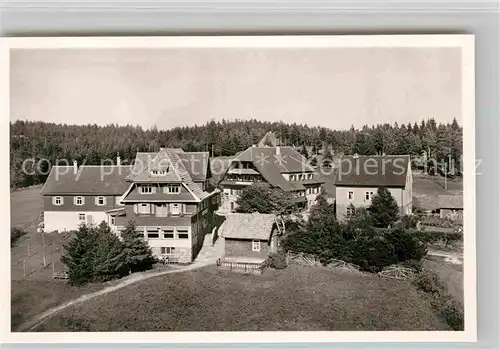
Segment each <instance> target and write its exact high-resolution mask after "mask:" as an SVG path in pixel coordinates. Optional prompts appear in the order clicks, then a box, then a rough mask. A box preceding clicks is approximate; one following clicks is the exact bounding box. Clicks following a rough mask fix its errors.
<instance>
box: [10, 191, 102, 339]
mask: <svg viewBox="0 0 500 349" xmlns="http://www.w3.org/2000/svg"><path fill="white" fill-rule="evenodd" d="M10 197H11V225H12V227H17V228H21V229H23V230H25V231H26V232H27V234H26V235H24V236H22V237H21V238H20V239H19V240H18V241H17V242H16V243H15V245H14V246H12V247H11V249H10V251H11V328H12V330H15V329H16V328H17V326H19V325H20V324H21V323H22V322H24V321H26V320H29V319H31V318H32V317H34V316H35V315H38V314H40V313H42V312H44V311H45V310H47V309H49V308H51V307H53V306H57V305H59V304H61V303H64V302H65V301H68V300H70V299H73V298H76V297H78V296H80V295H82V294H85V293H88V292H91V291H95V290H98V289H100V288H102V287H104V286H105V284H94V285H92V286H87V287H83V288H77V287H71V286H69V285H68V284H67V283H66V282H64V281H60V280H54V279H53V278H52V272H53V266H54V270H55V271H60V270H61V269H62V267H63V266H62V263H61V262H60V258H61V249H62V245H63V244H64V243H65V242H66V241H67V238H68V237H69V235H65V234H45V236H44V237H43V238H42V235H41V234H40V233H37V231H36V226H37V222H38V219H39V216H40V212H41V210H42V205H41V196H40V188H39V187H35V188H29V189H23V190H18V191H14V192H12V193H11V196H10ZM44 246H45V247H44ZM44 256H45V263H44V258H43V257H44Z"/></svg>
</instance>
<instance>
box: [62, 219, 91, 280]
mask: <svg viewBox="0 0 500 349" xmlns="http://www.w3.org/2000/svg"><path fill="white" fill-rule="evenodd" d="M96 243H97V235H96V233H95V229H92V228H91V227H89V226H87V225H82V226H80V227H79V229H78V230H77V231H76V233H75V236H74V238H73V239H71V240H70V242H69V243H68V244H67V245H65V246H64V251H65V252H64V254H63V255H62V256H61V262H62V263H63V264H65V265H66V267H67V268H68V276H69V283H70V284H72V285H82V284H85V283H88V282H92V281H93V277H94V256H93V249H94V246H96Z"/></svg>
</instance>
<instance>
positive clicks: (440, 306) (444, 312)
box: [413, 270, 464, 331]
mask: <svg viewBox="0 0 500 349" xmlns="http://www.w3.org/2000/svg"><path fill="white" fill-rule="evenodd" d="M413 284H414V285H415V286H416V287H417V289H418V290H419V291H421V292H424V293H425V294H427V296H428V297H429V299H430V302H431V305H432V307H433V308H434V309H435V310H436V311H437V312H438V313H439V315H440V316H441V317H442V318H443V319H444V320H445V321H446V323H447V324H448V326H450V327H451V328H452V329H454V330H455V331H463V329H464V311H463V307H462V304H460V302H458V301H457V300H455V299H453V298H452V297H451V296H450V295H448V294H446V291H445V289H444V286H443V284H442V283H441V280H440V279H439V276H438V274H436V273H435V272H433V271H430V270H424V271H422V272H421V273H420V274H419V275H418V276H417V278H415V280H414V281H413Z"/></svg>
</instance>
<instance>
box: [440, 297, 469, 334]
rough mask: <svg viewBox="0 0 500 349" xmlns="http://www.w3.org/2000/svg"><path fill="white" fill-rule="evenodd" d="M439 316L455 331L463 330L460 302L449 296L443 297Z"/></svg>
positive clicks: (462, 312)
mask: <svg viewBox="0 0 500 349" xmlns="http://www.w3.org/2000/svg"><path fill="white" fill-rule="evenodd" d="M441 316H442V317H443V319H444V320H445V321H446V323H447V324H448V325H449V326H450V327H451V328H453V329H454V330H455V331H463V330H464V311H463V308H462V305H461V304H460V302H458V301H456V300H455V299H453V298H451V297H444V299H443V301H442V304H441Z"/></svg>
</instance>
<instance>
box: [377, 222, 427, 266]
mask: <svg viewBox="0 0 500 349" xmlns="http://www.w3.org/2000/svg"><path fill="white" fill-rule="evenodd" d="M385 236H386V238H387V240H389V241H390V242H391V243H392V245H393V246H394V253H395V254H396V257H397V260H398V262H404V261H407V260H417V261H419V260H421V259H422V258H424V257H425V255H427V246H426V245H425V244H424V243H423V242H422V241H421V240H420V239H419V238H418V237H417V236H415V234H412V233H411V232H409V231H407V230H405V229H403V228H401V227H398V228H395V229H392V230H390V231H388V232H386V234H385Z"/></svg>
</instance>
